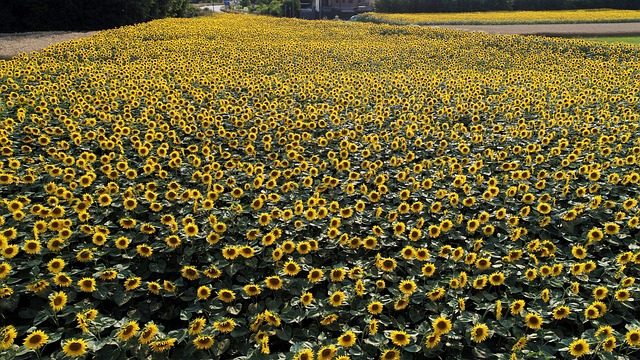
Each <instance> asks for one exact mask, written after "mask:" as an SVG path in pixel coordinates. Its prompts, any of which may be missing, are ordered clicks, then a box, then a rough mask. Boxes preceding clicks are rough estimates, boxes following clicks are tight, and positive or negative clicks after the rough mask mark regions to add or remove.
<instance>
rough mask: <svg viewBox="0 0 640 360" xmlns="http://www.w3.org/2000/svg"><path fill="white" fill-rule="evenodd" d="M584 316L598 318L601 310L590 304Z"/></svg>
mask: <svg viewBox="0 0 640 360" xmlns="http://www.w3.org/2000/svg"><path fill="white" fill-rule="evenodd" d="M584 316H585V317H586V318H587V319H596V318H598V317H600V311H598V308H597V307H595V306H593V305H590V306H588V307H587V308H586V309H584Z"/></svg>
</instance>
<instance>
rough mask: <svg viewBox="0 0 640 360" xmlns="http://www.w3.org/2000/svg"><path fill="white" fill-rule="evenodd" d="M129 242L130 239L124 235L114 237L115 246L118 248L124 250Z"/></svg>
mask: <svg viewBox="0 0 640 360" xmlns="http://www.w3.org/2000/svg"><path fill="white" fill-rule="evenodd" d="M130 243H131V240H129V239H128V238H127V237H125V236H121V237H119V238H117V239H116V248H118V249H120V250H124V249H126V248H128V247H129V244H130Z"/></svg>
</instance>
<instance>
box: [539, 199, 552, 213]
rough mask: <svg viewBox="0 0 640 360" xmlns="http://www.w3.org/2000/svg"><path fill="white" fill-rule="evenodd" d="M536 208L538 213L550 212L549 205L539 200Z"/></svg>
mask: <svg viewBox="0 0 640 360" xmlns="http://www.w3.org/2000/svg"><path fill="white" fill-rule="evenodd" d="M536 209H537V210H538V212H539V213H540V214H543V215H546V214H548V213H550V212H551V205H549V204H547V203H543V202H541V203H539V204H538V207H537V208H536Z"/></svg>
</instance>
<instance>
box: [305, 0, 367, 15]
mask: <svg viewBox="0 0 640 360" xmlns="http://www.w3.org/2000/svg"><path fill="white" fill-rule="evenodd" d="M374 1H375V0H301V2H300V17H301V18H303V19H329V20H331V19H334V18H335V17H336V16H337V17H338V18H340V19H342V20H349V19H350V18H351V17H352V16H354V15H358V14H362V13H365V12H370V11H373V2H374Z"/></svg>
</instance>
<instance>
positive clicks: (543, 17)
mask: <svg viewBox="0 0 640 360" xmlns="http://www.w3.org/2000/svg"><path fill="white" fill-rule="evenodd" d="M358 19H359V20H360V21H370V22H381V23H388V24H397V25H407V24H417V25H450V24H580V23H623V22H637V21H638V20H639V19H640V11H638V10H619V9H594V10H549V11H483V12H466V13H414V14H411V13H407V14H385V13H365V14H361V15H359V16H358Z"/></svg>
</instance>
